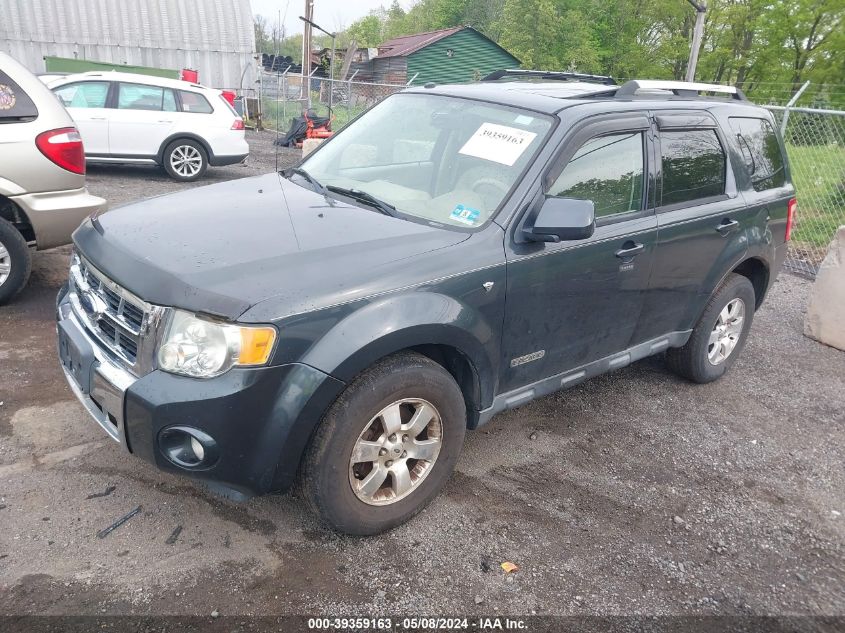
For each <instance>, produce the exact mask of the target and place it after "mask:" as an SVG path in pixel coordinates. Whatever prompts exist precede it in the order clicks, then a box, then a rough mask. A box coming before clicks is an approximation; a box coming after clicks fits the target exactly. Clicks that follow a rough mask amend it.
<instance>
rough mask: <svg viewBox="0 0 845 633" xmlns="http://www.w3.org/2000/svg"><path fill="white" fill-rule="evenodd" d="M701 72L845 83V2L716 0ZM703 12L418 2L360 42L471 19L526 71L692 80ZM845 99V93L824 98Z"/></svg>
mask: <svg viewBox="0 0 845 633" xmlns="http://www.w3.org/2000/svg"><path fill="white" fill-rule="evenodd" d="M707 6H708V11H707V16H706V22H705V30H704V40H703V42H702V47H701V52H700V57H699V65H698V68H697V73H696V78H697V79H698V80H700V81H715V82H720V83H732V84H738V85H740V86H742V87H743V88H744V89H745V90H746V92H749V93H751V94H753V96H754V98H755V99H757V100H758V101H768V100H772V101H774V102H784V101H786V100H787V99H788V97H789V95H790V94H791V93H792V92H794V90H796V89H797V88H798V87H799V86H800V85H801V84H802V83H803V82H804V81H806V80H808V79H809V80H811V81H813V82H814V83H838V84H845V0H708V2H707ZM694 22H695V11H694V10H693V8H692V7H691V6H690V5H689V3H688V2H686V0H418V1H417V2H416V3H415V4H413V5H412V6H411V7H410V8H409V9H408V10H407V11H405V10H403V9H402V5H400V4H399V2H398V1H396V0H394V1H393V3H392V4H391V5H390V7H389V8H388V9H381V10H377V11H374V12H372V13H371V14H370V15H368V16H366V17H364V18H362V19H360V20H358V21H356V22H355V23H353V24H352V25H351V26H350V27H349V29H348V30H347V33H346V36H353V37H355V40H356V42H357V43H358V45H359V46H377V45H379V44H380V43H382V42H383V41H385V40H387V39H390V38H393V37H396V36H399V35H407V34H411V33H419V32H422V31H431V30H435V29H441V28H448V27H453V26H459V25H470V26H473V27H475V28H476V29H478V30H479V31H481V32H482V33H484V34H485V35H487V36H488V37H490V38H492V39H493V40H494V41H496V42H498V43H499V44H501V45H502V46H504V47H505V48H506V49H508V50H509V51H510V52H512V53H513V54H514V55H516V56H517V57H518V58H519V59H521V60H522V62H523V66H524V67H525V68H545V69H556V70H560V69H563V70H574V71H579V72H594V73H602V74H609V75H612V76H614V77H617V78H628V77H649V78H658V79H659V78H663V79H669V78H677V79H680V78H683V77H684V75H685V73H686V65H687V59H688V57H689V47H690V40H691V38H692V29H693V25H694ZM818 99H821V100H822V101H821V102H822V103H826V104H829V105H839V106H842V105H845V89H842V90H840V91H838V92H835V91H834V92H827V93H825V94H823V95H821V96H819V97H818Z"/></svg>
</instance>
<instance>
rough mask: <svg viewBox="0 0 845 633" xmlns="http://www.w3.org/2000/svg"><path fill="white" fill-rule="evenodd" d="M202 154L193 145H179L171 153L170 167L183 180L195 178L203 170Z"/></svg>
mask: <svg viewBox="0 0 845 633" xmlns="http://www.w3.org/2000/svg"><path fill="white" fill-rule="evenodd" d="M202 162H203V158H202V154H200V151H199V150H198V149H197V148H196V147H193V146H192V145H179V146H178V147H176V148H175V149H174V150H173V151H172V152H170V166H171V167H172V168H173V171H175V172H176V173H177V174H179V175H180V176H181V177H183V178H193V177H194V176H196V175H197V174H198V173H199V172H200V169H202Z"/></svg>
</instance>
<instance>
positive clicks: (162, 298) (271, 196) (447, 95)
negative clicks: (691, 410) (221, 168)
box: [58, 73, 795, 534]
mask: <svg viewBox="0 0 845 633" xmlns="http://www.w3.org/2000/svg"><path fill="white" fill-rule="evenodd" d="M512 74H513V73H505V74H500V76H499V77H498V78H495V79H494V80H491V81H484V82H480V83H478V84H474V85H462V86H432V85H428V86H426V87H421V88H414V89H410V90H406V91H404V92H402V93H400V94H397V95H394V96H392V97H389V98H388V99H386V100H384V101H383V102H381V103H380V104H379V105H377V106H375V107H374V108H373V109H371V110H370V111H368V112H367V113H365V114H364V115H363V116H361V117H360V118H358V119H357V120H355V121H354V122H353V123H351V124H350V125H349V126H348V127H346V128H345V129H344V130H343V131H341V132H340V133H339V134H337V135H335V136H334V137H333V138H332V139H331V140H330V141H328V142H326V143H325V144H323V145H322V146H321V147H320V148H319V149H318V150H317V151H316V152H315V153H313V154H312V155H311V156H309V157H308V158H307V159H306V160H305V161H304V162H303V163H302V164H301V165H300V166H299V167H297V168H293V169H290V170H288V171H285V172H283V173H281V174H276V173H272V174H268V175H266V176H262V177H259V178H254V179H246V180H238V181H233V182H228V183H223V184H217V185H212V186H210V187H206V188H202V189H192V190H190V191H185V192H182V193H178V194H175V195H171V196H167V197H159V198H155V199H152V200H148V201H146V202H141V203H138V204H135V205H131V206H126V207H123V208H121V209H117V210H115V211H112V212H111V213H109V214H107V215H102V216H99V217H97V216H95V217H93V218H92V219H90V220H89V221H87V222H86V223H85V224H84V225H83V226H82V227H80V229H79V230H77V232H76V233H75V235H74V242H75V254H74V258H73V262H72V266H71V274H70V280H69V283H68V285H67V286H66V287H65V288H63V289H62V291H61V294H60V295H59V299H58V333H59V355H60V357H61V361H62V364H63V366H64V368H65V372H66V374H67V377H68V381H69V383H70V386H71V388H72V389H73V390H74V392H75V393H76V394H77V396H78V397H79V399H80V400H81V401H82V402H83V403H84V405H85V406H86V408H87V409H88V411H89V412H90V413H91V414H92V416H93V417H94V418H95V419H96V420H97V421H98V422H99V424H100V425H101V426H102V427H103V429H105V431H106V432H107V433H109V435H111V437H113V438H114V439H115V440H116V441H117V442H119V443H120V444H121V445H122V446H123V448H124V449H125V450H128V451H129V452H131V453H133V454H135V455H137V456H138V457H141V458H143V459H146V460H149V461H151V462H153V463H155V464H156V465H158V466H159V467H161V468H163V469H166V470H168V471H172V472H178V473H181V474H183V475H187V476H190V477H194V478H197V479H200V480H203V481H205V482H207V483H208V484H209V485H210V486H212V487H213V488H215V489H218V490H221V491H224V492H227V493H229V494H235V495H237V496H242V495H252V494H260V493H266V492H269V491H280V490H285V489H287V488H288V487H289V486H290V485H291V484H292V483H293V482H294V481H295V480H296V479H297V477H298V478H300V479H301V482H302V488H303V490H304V494H305V496H306V497H307V499H308V500H309V502H310V503H311V504H312V506H313V507H314V509H315V510H316V511H317V512H318V513H319V514H320V516H321V517H322V518H323V519H324V520H325V521H327V522H328V523H329V524H330V525H332V526H334V527H335V528H336V529H338V530H342V531H345V532H349V533H353V534H373V533H377V532H380V531H382V530H385V529H389V528H391V527H393V526H396V525H398V524H400V523H402V522H403V521H406V520H408V519H409V518H410V517H412V516H413V515H414V514H416V513H417V512H419V511H420V509H421V508H423V507H424V506H425V505H426V504H427V503H428V502H429V501H431V500H432V499H433V498H434V496H435V495H436V494H437V493H438V491H439V490H440V488H441V487H442V486H443V484H444V483H445V482H446V480H447V479H448V477H449V475H450V473H451V472H452V469H453V468H454V466H455V463H456V461H457V459H458V455H459V453H460V450H461V445H462V442H463V438H464V432H465V430H466V429H474V428H477V427H479V426H481V425H483V424H485V423H486V422H487V421H489V420H490V418H492V417H493V416H494V415H495V414H496V413H498V412H500V411H503V410H505V409H509V408H512V407H517V406H519V405H522V404H525V403H526V402H529V401H531V400H533V399H534V398H537V397H540V396H543V395H545V394H548V393H551V392H553V391H556V390H558V389H562V388H566V387H570V386H572V385H575V384H577V383H579V382H581V381H583V380H586V379H587V378H590V377H591V376H595V375H597V374H600V373H602V372H605V371H608V370H611V369H616V368H618V367H622V366H625V365H627V364H629V363H631V362H633V361H636V360H638V359H641V358H644V357H646V356H648V355H651V354H657V353H664V352H665V354H666V358H667V361H668V364H669V366H670V367H671V368H672V369H673V370H674V371H676V372H678V373H679V374H681V375H683V376H685V377H687V378H688V379H690V380H693V381H696V382H709V381H712V380H715V379H717V378H719V377H720V376H721V375H722V374H724V373H725V372H726V371H727V370H728V369H729V368H730V367H731V365H732V364H733V363H734V361H735V360H736V358H737V356H738V355H739V353H740V352H741V350H742V347H743V345H744V344H745V342H746V339H747V337H748V332H749V329H750V327H751V321H752V319H753V317H754V311H755V310H756V309H757V308H758V307H759V306H760V303H761V302H762V301H763V299H764V297H765V295H766V291H767V290H768V288H769V287H770V286H771V284H772V282H773V280H774V279H775V276H776V275H777V273H778V271H779V269H780V266H781V263H782V261H783V259H784V256H785V253H786V248H787V240H788V239H789V231H790V226H791V224H792V220H793V217H794V212H795V199H794V190H793V187H792V184H791V182H790V178H789V169H788V166H787V163H786V158H785V155H784V152H783V144H782V142H781V140H780V138H779V137H778V135H777V132H776V131H775V126H774V122H773V120H772V117H771V115H770V114H769V112H767V111H766V110H765V109H762V108H759V107H756V106H754V105H752V104H751V103H749V102H748V101H747V100H745V98H744V97H743V95H742V94H741V92H739V91H738V90H735V89H733V88H725V87H722V86H708V85H699V84H685V83H678V82H646V81H631V82H628V83H626V84H624V85H622V86H618V85H615V84H613V82H612V80H609V79H606V78H597V77H581V76H574V75H571V74H565V73H539V76H537V75H538V73H533V74H532V73H521V74H523V75H526V76H522V77H517V78H513V77H512V76H511V75H512ZM704 92H707V93H712V94H713V95H716V96H709V97H708V96H704V95H703V93H704Z"/></svg>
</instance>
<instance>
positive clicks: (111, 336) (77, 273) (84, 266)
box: [70, 254, 151, 367]
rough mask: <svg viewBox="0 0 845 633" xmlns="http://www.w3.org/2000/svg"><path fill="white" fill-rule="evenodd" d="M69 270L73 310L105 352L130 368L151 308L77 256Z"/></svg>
mask: <svg viewBox="0 0 845 633" xmlns="http://www.w3.org/2000/svg"><path fill="white" fill-rule="evenodd" d="M70 270H71V274H70V279H71V285H72V290H74V294H75V297H74V300H73V301H72V305H73V308H74V310H75V311H76V312H77V313H78V314H79V316H80V317H82V319H83V320H84V322H85V324H86V326H87V327H88V328H89V329H90V330H91V332H92V333H93V334H94V335H95V336H96V337H97V339H98V340H99V341H100V342H101V343H103V345H104V346H105V347H106V348H107V349H108V350H110V351H111V352H113V353H114V354H116V355H117V356H118V357H120V358H121V359H123V360H124V361H125V362H126V363H128V364H129V365H130V367H134V366H135V365H136V364H137V362H138V350H139V349H140V347H141V337H142V332H143V330H144V325H145V318H146V317H147V314H148V313H149V311H150V308H151V306H148V305H147V304H146V303H145V302H144V301H143V300H141V299H139V298H138V297H136V296H134V295H133V294H132V293H130V292H129V291H128V290H126V289H124V288H122V287H121V286H119V285H118V284H116V283H115V282H113V281H112V280H111V279H109V278H108V277H106V276H105V275H104V274H103V273H101V272H100V271H98V270H97V269H96V268H94V267H93V266H92V265H91V264H90V263H88V262H87V261H86V260H85V259H83V258H82V257H80V256H79V255H77V254H74V256H73V260H72V262H71V269H70Z"/></svg>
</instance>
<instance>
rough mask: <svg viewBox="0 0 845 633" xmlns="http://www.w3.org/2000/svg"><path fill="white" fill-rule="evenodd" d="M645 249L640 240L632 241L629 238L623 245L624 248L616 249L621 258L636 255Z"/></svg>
mask: <svg viewBox="0 0 845 633" xmlns="http://www.w3.org/2000/svg"><path fill="white" fill-rule="evenodd" d="M644 250H645V246H644V245H643V244H640V243H639V242H632V241H630V240H628V241H627V242H625V243H624V244H623V245H622V248H621V249H619V250H618V251H616V256H617V257H619V258H621V259H626V258H628V257H634V256H636V255H639V254H640V253H642V252H643V251H644Z"/></svg>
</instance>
